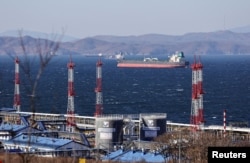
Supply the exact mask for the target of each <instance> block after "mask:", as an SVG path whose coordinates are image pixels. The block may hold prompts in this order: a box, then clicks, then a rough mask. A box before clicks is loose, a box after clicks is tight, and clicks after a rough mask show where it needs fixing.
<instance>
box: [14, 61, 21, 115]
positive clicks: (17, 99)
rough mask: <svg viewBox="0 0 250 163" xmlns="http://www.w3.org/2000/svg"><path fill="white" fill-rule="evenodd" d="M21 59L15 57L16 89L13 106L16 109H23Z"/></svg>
mask: <svg viewBox="0 0 250 163" xmlns="http://www.w3.org/2000/svg"><path fill="white" fill-rule="evenodd" d="M19 62H20V61H19V59H18V57H16V59H15V90H14V105H13V108H14V109H16V111H18V112H20V111H21V101H20V90H19V85H20V78H19Z"/></svg>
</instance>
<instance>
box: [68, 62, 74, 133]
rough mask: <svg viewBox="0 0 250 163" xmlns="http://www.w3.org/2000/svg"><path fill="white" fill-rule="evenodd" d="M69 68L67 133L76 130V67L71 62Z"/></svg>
mask: <svg viewBox="0 0 250 163" xmlns="http://www.w3.org/2000/svg"><path fill="white" fill-rule="evenodd" d="M67 67H68V106H67V118H66V123H67V124H66V131H68V132H74V129H75V124H76V123H75V117H74V116H75V109H74V96H75V92H74V67H75V64H74V63H73V62H72V59H71V58H70V61H69V63H68V65H67Z"/></svg>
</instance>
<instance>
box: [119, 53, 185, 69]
mask: <svg viewBox="0 0 250 163" xmlns="http://www.w3.org/2000/svg"><path fill="white" fill-rule="evenodd" d="M116 59H117V61H118V62H117V67H126V68H185V67H187V66H188V65H189V62H188V61H186V60H185V56H184V53H183V52H175V53H174V54H172V55H171V56H169V59H168V60H166V61H160V60H158V58H152V57H150V58H144V59H143V60H142V61H139V60H126V59H124V57H123V55H122V54H121V53H120V54H117V55H116Z"/></svg>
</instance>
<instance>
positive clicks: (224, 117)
mask: <svg viewBox="0 0 250 163" xmlns="http://www.w3.org/2000/svg"><path fill="white" fill-rule="evenodd" d="M223 127H224V131H223V136H224V137H226V110H224V112H223Z"/></svg>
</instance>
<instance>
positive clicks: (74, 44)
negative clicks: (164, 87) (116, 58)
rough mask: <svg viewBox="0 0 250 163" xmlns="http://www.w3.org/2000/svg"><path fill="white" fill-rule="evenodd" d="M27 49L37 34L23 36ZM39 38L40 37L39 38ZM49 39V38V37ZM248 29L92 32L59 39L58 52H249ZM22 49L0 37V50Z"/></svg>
mask: <svg viewBox="0 0 250 163" xmlns="http://www.w3.org/2000/svg"><path fill="white" fill-rule="evenodd" d="M24 38H25V45H26V46H27V50H29V52H30V53H32V52H34V51H32V50H34V49H35V48H36V46H37V41H38V39H37V38H33V37H29V36H25V37H24ZM40 40H41V39H40ZM49 41H53V40H49ZM249 42H250V33H235V32H231V31H218V32H210V33H189V34H185V35H181V36H170V35H160V34H147V35H141V36H95V37H89V38H84V39H79V40H77V41H71V42H62V43H61V44H60V48H59V51H58V54H69V53H70V54H87V55H91V54H93V55H96V54H99V53H102V54H104V55H110V54H116V53H118V52H120V51H122V52H125V53H127V54H145V55H146V54H150V55H155V54H170V53H173V52H175V51H183V52H184V53H185V54H187V55H189V54H190V55H191V54H192V55H193V54H209V55H213V54H250V44H249ZM6 52H11V53H16V54H18V53H22V49H21V47H20V41H19V38H18V37H0V54H4V53H6Z"/></svg>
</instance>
